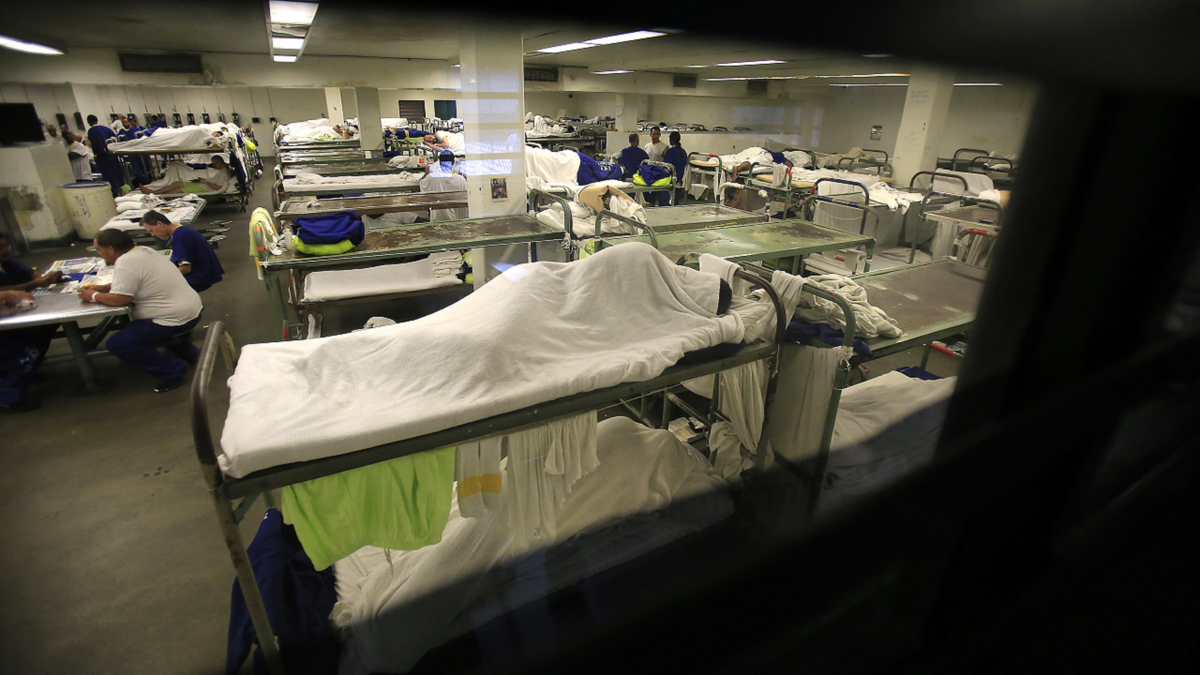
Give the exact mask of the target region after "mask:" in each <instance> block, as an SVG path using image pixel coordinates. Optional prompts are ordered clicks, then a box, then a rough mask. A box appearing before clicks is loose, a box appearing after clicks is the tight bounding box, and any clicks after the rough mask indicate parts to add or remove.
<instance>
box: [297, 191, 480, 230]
mask: <svg viewBox="0 0 1200 675" xmlns="http://www.w3.org/2000/svg"><path fill="white" fill-rule="evenodd" d="M466 207H467V193H466V191H465V190H459V191H456V192H414V193H411V194H398V195H386V196H379V195H377V196H374V197H343V198H341V199H321V200H317V201H313V200H311V199H307V198H306V199H288V200H286V201H284V202H283V204H281V205H280V206H279V210H278V211H276V212H275V217H276V218H277V219H278V220H279V221H280V222H281V223H282V222H286V221H291V220H293V219H295V218H303V217H305V216H323V215H328V214H331V213H340V212H342V211H353V212H355V213H357V214H358V215H360V216H377V215H380V214H383V213H402V212H405V211H409V212H411V211H428V210H430V209H461V208H466Z"/></svg>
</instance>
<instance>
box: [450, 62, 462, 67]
mask: <svg viewBox="0 0 1200 675" xmlns="http://www.w3.org/2000/svg"><path fill="white" fill-rule="evenodd" d="M450 67H451V68H462V64H461V63H456V64H454V65H452V66H450Z"/></svg>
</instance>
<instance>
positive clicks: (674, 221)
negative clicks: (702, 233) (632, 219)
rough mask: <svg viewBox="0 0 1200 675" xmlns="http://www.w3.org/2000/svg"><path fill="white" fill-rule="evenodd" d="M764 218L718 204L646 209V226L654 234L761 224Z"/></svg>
mask: <svg viewBox="0 0 1200 675" xmlns="http://www.w3.org/2000/svg"><path fill="white" fill-rule="evenodd" d="M764 218H765V216H762V215H759V214H757V213H750V212H749V211H742V210H741V209H735V208H733V207H730V206H724V205H720V204H687V205H684V206H658V207H653V208H648V209H646V224H647V225H649V226H650V227H652V228H654V231H655V232H674V231H677V230H698V229H701V228H708V227H727V226H729V225H742V224H746V223H761V222H762V221H763V219H764Z"/></svg>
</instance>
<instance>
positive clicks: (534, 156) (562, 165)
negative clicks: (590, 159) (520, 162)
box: [525, 146, 579, 185]
mask: <svg viewBox="0 0 1200 675" xmlns="http://www.w3.org/2000/svg"><path fill="white" fill-rule="evenodd" d="M525 175H527V176H535V177H537V178H539V179H541V180H542V181H544V182H546V183H553V184H563V185H577V184H578V183H577V181H578V179H579V153H577V152H575V151H574V150H560V151H559V152H551V151H549V150H546V149H544V148H531V147H529V146H525Z"/></svg>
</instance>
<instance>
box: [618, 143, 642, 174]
mask: <svg viewBox="0 0 1200 675" xmlns="http://www.w3.org/2000/svg"><path fill="white" fill-rule="evenodd" d="M647 159H650V155H647V154H646V151H645V150H643V149H641V148H635V147H633V146H632V145H631V146H629V147H627V148H625V149H624V150H622V151H621V157H620V158H619V159H617V164H620V165H621V169H622V170H623V171H624V172H625V180H629V179H630V178H632V177H633V174H635V173H637V170H638V167H639V166H641V165H642V162H643V161H644V160H647Z"/></svg>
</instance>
